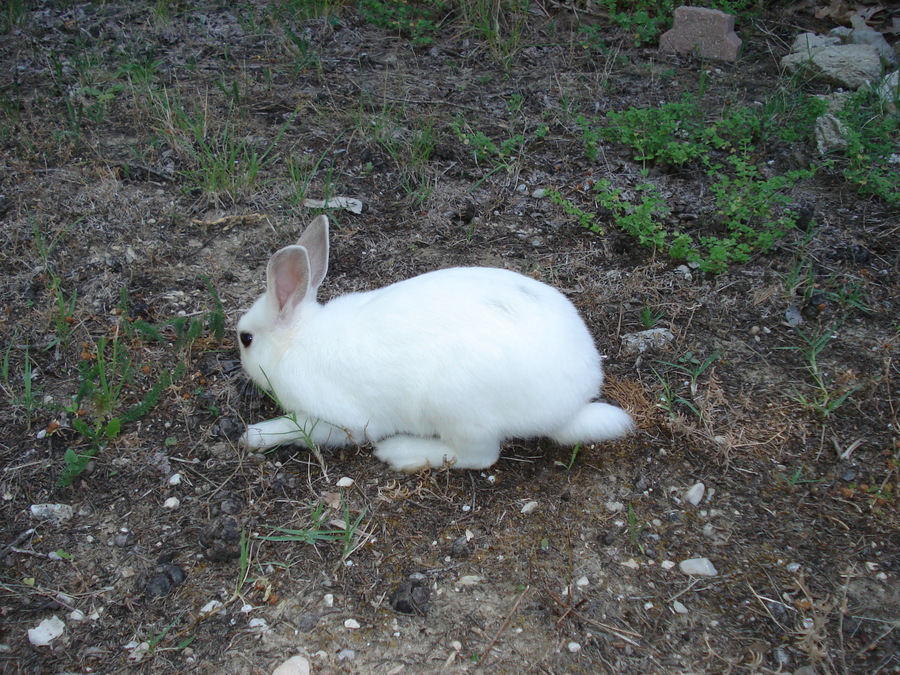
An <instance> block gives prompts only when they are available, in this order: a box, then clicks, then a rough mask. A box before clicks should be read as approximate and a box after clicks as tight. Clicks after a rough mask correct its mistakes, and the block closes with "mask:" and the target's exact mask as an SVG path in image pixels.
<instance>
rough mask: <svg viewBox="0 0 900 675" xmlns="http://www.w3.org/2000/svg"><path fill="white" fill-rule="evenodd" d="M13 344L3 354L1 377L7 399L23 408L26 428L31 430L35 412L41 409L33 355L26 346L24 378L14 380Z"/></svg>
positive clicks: (15, 405)
mask: <svg viewBox="0 0 900 675" xmlns="http://www.w3.org/2000/svg"><path fill="white" fill-rule="evenodd" d="M12 349H13V345H12V343H10V344H8V345H7V346H6V351H5V352H4V353H3V361H2V363H0V377H2V380H3V390H4V393H5V394H6V397H7V398H8V399H9V401H10V403H11V404H12V405H13V406H14V407H18V408H22V410H23V412H24V415H25V425H26V428H28V429H30V428H31V422H32V419H33V417H34V413H35V411H36V410H37V409H38V408H40V407H41V401H40V397H39V395H38V393H39V392H38V390H37V389H36V388H35V385H34V380H35V371H34V364H33V362H32V360H31V354H30V353H29V349H28V347H27V346H26V347H25V352H24V356H23V359H22V376H21V378H15V380H13V378H12V377H11V374H10V355H11V353H12ZM19 379H21V391H20V392H17V390H18V389H19Z"/></svg>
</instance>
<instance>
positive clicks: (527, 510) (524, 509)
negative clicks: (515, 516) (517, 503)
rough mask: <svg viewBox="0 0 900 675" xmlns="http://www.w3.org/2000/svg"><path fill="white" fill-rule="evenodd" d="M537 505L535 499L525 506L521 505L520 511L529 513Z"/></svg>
mask: <svg viewBox="0 0 900 675" xmlns="http://www.w3.org/2000/svg"><path fill="white" fill-rule="evenodd" d="M537 507H538V503H537V502H536V501H530V502H528V503H527V504H525V506H523V507H522V513H531V512H532V511H534V510H535V509H536V508H537Z"/></svg>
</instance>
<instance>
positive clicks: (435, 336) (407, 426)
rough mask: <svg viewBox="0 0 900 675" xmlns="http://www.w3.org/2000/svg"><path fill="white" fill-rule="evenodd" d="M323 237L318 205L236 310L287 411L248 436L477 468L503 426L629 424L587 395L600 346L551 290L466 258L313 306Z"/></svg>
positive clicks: (260, 375)
mask: <svg viewBox="0 0 900 675" xmlns="http://www.w3.org/2000/svg"><path fill="white" fill-rule="evenodd" d="M327 242H328V221H327V219H326V218H325V217H324V216H319V217H318V218H316V219H315V220H314V221H313V222H312V223H311V224H310V226H309V227H308V228H307V230H306V231H305V232H304V233H303V236H302V237H301V238H300V241H299V242H298V243H297V245H296V246H288V247H285V248H284V249H281V250H280V251H278V252H277V253H276V254H275V255H274V256H273V257H272V260H271V261H270V262H269V267H268V270H267V291H266V293H264V294H263V295H262V296H261V297H260V298H259V299H258V300H257V301H256V303H255V304H254V305H253V307H251V308H250V310H249V311H248V312H247V313H246V314H245V315H244V316H243V317H242V318H241V320H240V322H239V323H238V336H239V343H241V361H242V363H243V366H244V369H245V370H246V371H247V373H248V374H249V375H250V377H251V378H252V379H253V380H254V381H255V382H256V383H257V384H258V385H260V386H261V387H263V388H265V389H267V390H270V391H272V392H274V394H275V396H276V398H277V400H278V401H279V402H280V403H281V405H282V406H283V407H284V408H285V410H287V411H289V412H291V413H292V415H291V416H290V417H279V418H276V419H274V420H269V421H267V422H261V423H259V424H254V425H252V426H250V427H249V428H248V429H247V433H246V434H245V435H244V437H243V442H244V443H245V445H247V446H248V447H251V448H266V447H272V446H274V445H278V444H280V443H283V442H286V441H290V442H297V441H303V440H306V439H307V437H308V438H309V439H310V440H312V441H313V442H315V443H319V444H323V445H346V444H351V443H364V442H371V443H373V444H374V445H375V454H376V456H378V457H379V458H380V459H382V460H383V461H385V462H387V463H388V464H390V465H391V466H392V467H394V468H395V469H399V470H415V469H419V468H423V467H426V466H440V465H441V464H442V463H443V462H445V461H446V462H448V463H450V464H451V465H452V466H454V467H455V468H460V469H483V468H486V467H488V466H490V465H491V464H493V463H494V462H496V461H497V458H498V457H499V455H500V444H501V442H502V441H503V440H505V439H507V438H530V437H534V436H549V437H550V438H552V439H554V440H555V441H557V442H559V443H561V444H570V445H573V444H575V443H577V442H579V441H582V442H589V441H605V440H611V439H614V438H619V437H621V436H624V435H625V434H627V433H628V432H629V431H630V430H631V428H632V426H633V423H632V421H631V417H629V415H628V414H627V413H626V412H625V411H624V410H622V409H620V408H616V407H615V406H611V405H609V404H606V403H599V402H592V401H593V399H594V398H595V397H596V396H597V395H598V394H599V391H600V387H601V385H602V383H603V370H602V366H601V361H600V356H599V354H598V352H597V349H596V347H595V346H594V341H593V339H592V338H591V335H590V333H589V332H588V330H587V327H586V326H585V324H584V322H583V321H582V319H581V317H580V316H579V315H578V312H577V311H576V309H575V307H574V306H573V305H572V303H571V302H569V301H568V300H567V299H566V297H565V296H563V294H562V293H560V292H559V291H557V290H555V289H554V288H551V287H550V286H547V285H546V284H543V283H541V282H539V281H535V280H534V279H531V278H529V277H526V276H523V275H521V274H517V273H515V272H511V271H508V270H503V269H495V268H483V267H466V268H453V269H444V270H438V271H436V272H430V273H428V274H423V275H421V276H418V277H414V278H412V279H407V280H406V281H401V282H399V283H396V284H393V285H391V286H387V287H385V288H381V289H378V290H375V291H370V292H367V293H353V294H349V295H344V296H341V297H339V298H336V299H334V300H332V301H331V302H329V303H327V304H325V305H320V304H319V303H317V302H316V299H315V295H316V290H317V288H318V286H319V284H320V283H321V281H322V279H323V278H324V276H325V272H326V271H327V265H328V243H327ZM247 335H251V336H252V342H251V343H250V345H249V346H245V345H244V344H243V340H244V339H246V336H247ZM298 425H299V427H301V428H298Z"/></svg>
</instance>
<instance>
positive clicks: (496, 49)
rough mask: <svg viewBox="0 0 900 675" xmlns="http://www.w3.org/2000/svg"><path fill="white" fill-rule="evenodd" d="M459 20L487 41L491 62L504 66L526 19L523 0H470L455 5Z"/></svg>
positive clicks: (514, 50)
mask: <svg viewBox="0 0 900 675" xmlns="http://www.w3.org/2000/svg"><path fill="white" fill-rule="evenodd" d="M459 10H460V12H461V14H462V18H463V22H464V23H465V24H466V25H467V26H470V27H471V29H472V30H474V31H475V32H476V33H477V34H478V35H479V36H481V37H482V38H483V39H484V41H485V42H486V43H487V47H488V52H489V53H490V55H491V58H492V59H493V60H494V62H495V63H498V64H500V65H501V66H502V67H503V68H508V67H509V66H510V64H511V63H512V60H513V58H515V55H516V54H517V53H518V51H519V49H520V48H521V44H522V40H523V39H524V34H525V28H526V25H527V22H528V2H526V1H525V0H470V1H469V2H463V3H460V5H459Z"/></svg>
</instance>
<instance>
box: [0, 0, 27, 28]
mask: <svg viewBox="0 0 900 675" xmlns="http://www.w3.org/2000/svg"><path fill="white" fill-rule="evenodd" d="M27 12H28V11H27V9H26V7H25V2H24V0H7V4H6V9H5V10H4V11H3V14H2V17H0V18H2V23H0V27H2V30H3V32H4V33H10V32H12V31H13V30H14V29H16V28H18V27H19V26H21V25H22V24H24V23H25V20H26V18H27V16H28V13H27Z"/></svg>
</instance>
